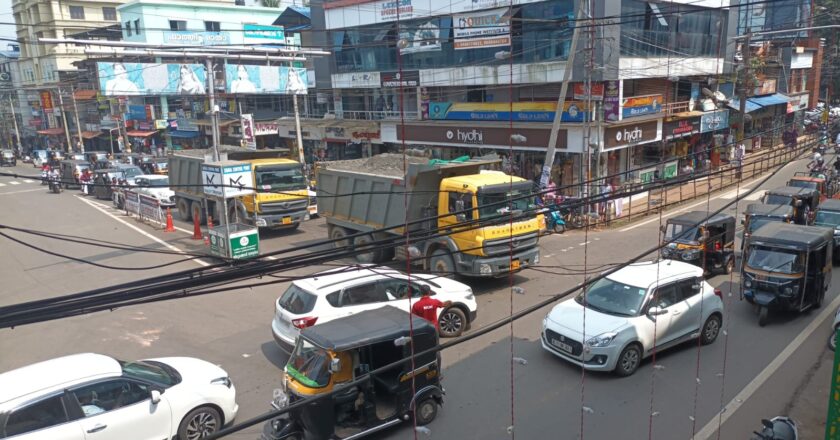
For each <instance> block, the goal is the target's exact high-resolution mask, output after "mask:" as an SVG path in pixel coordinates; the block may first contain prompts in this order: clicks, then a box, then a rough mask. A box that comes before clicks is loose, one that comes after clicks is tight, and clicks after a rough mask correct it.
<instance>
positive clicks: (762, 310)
mask: <svg viewBox="0 0 840 440" xmlns="http://www.w3.org/2000/svg"><path fill="white" fill-rule="evenodd" d="M769 313H770V311H769V310H767V307H766V306H759V310H758V325H759V326H761V327H764V326H765V325H767V315H768V314H769Z"/></svg>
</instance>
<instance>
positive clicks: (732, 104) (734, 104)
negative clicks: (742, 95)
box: [729, 99, 761, 113]
mask: <svg viewBox="0 0 840 440" xmlns="http://www.w3.org/2000/svg"><path fill="white" fill-rule="evenodd" d="M729 108H731V109H734V110H737V111H740V110H741V102H740V101H738V100H737V99H732V100H730V101H729ZM745 109H746V112H747V113H752V112H754V111H756V110H760V109H761V105H760V104H756V103H754V102H752V100H751V99H747V104H746V107H745Z"/></svg>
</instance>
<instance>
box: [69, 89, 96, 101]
mask: <svg viewBox="0 0 840 440" xmlns="http://www.w3.org/2000/svg"><path fill="white" fill-rule="evenodd" d="M73 97H74V98H76V99H77V100H79V101H87V100H90V99H95V98H96V90H76V91H75V92H73Z"/></svg>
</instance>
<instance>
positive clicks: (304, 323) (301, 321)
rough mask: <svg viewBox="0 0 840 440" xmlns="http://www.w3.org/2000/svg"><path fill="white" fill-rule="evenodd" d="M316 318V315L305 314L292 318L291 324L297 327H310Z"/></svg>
mask: <svg viewBox="0 0 840 440" xmlns="http://www.w3.org/2000/svg"><path fill="white" fill-rule="evenodd" d="M317 320H318V317H317V316H307V317H306V318H298V319H293V320H292V325H293V326H295V327H297V328H299V329H305V328H306V327H312V326H313V325H315V321H317Z"/></svg>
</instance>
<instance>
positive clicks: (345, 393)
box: [261, 307, 444, 440]
mask: <svg viewBox="0 0 840 440" xmlns="http://www.w3.org/2000/svg"><path fill="white" fill-rule="evenodd" d="M437 344H438V335H437V330H436V329H435V327H434V325H432V324H431V323H429V322H428V321H426V320H424V319H422V318H419V317H417V316H415V315H411V314H409V313H407V312H405V311H403V310H400V309H397V308H395V307H383V308H381V309H377V310H368V311H363V312H359V313H356V314H355V315H351V316H347V317H344V318H339V319H336V320H333V321H330V322H326V323H324V324H320V325H316V326H312V327H307V328H305V329H303V330H302V331H301V332H300V335H299V336H298V339H297V342H296V345H295V348H294V350H293V351H292V355H291V357H290V358H289V362H288V363H287V364H286V367H285V372H284V376H283V388H282V390H276V391H275V399H274V401H272V406H273V407H274V408H276V409H283V408H285V407H287V406H289V405H292V404H295V403H297V402H300V401H301V399H304V398H307V397H314V396H319V395H324V394H330V395H329V396H328V397H324V398H322V399H320V400H316V401H314V402H311V403H309V404H305V405H303V406H300V407H296V408H293V409H290V411H289V412H287V413H285V414H282V415H280V416H278V417H277V418H274V419H272V420H269V421H268V422H266V424H265V426H264V427H263V433H262V437H261V438H262V439H264V440H283V439H286V440H303V439H306V440H333V439H346V438H354V439H355V438H359V437H363V436H366V435H368V434H372V433H374V432H378V431H380V430H382V429H385V428H388V427H391V426H395V425H399V424H400V423H403V422H406V421H409V420H412V418H413V419H414V422H415V423H416V424H417V425H426V424H428V423H431V421H432V420H434V418H435V416H436V415H437V410H438V406H440V405H442V404H443V394H444V390H443V387H442V386H441V384H440V355H439V354H438V353H437V352H432V353H426V354H422V355H415V356H414V358H413V359H412V354H413V353H415V354H416V353H422V352H424V351H427V350H429V349H430V348H433V347H436V346H437ZM394 363H398V365H397V366H395V367H392V368H390V369H387V370H386V371H377V370H379V369H381V368H382V367H384V366H386V365H390V364H394Z"/></svg>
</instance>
